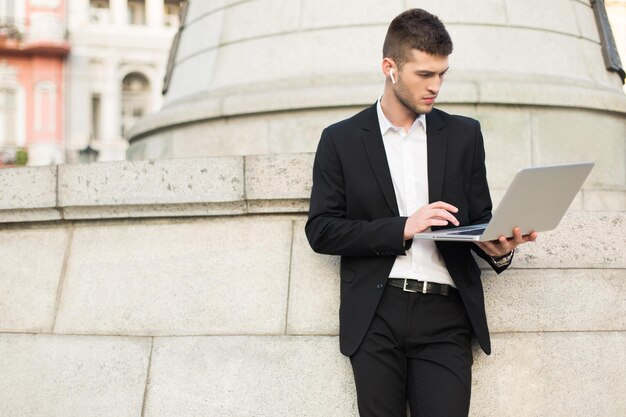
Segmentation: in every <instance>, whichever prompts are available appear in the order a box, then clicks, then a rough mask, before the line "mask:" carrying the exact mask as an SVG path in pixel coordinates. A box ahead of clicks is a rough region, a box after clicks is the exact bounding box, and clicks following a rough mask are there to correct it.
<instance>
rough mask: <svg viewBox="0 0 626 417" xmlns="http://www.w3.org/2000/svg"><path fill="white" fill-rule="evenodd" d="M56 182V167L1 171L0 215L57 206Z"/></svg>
mask: <svg viewBox="0 0 626 417" xmlns="http://www.w3.org/2000/svg"><path fill="white" fill-rule="evenodd" d="M56 182H57V167H56V166H47V167H21V168H10V169H0V214H1V213H2V212H3V211H4V210H13V209H35V208H48V207H54V206H56V201H57V197H56Z"/></svg>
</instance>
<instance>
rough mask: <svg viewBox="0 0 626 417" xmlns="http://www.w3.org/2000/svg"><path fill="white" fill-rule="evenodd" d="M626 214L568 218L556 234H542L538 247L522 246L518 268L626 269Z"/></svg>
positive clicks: (578, 214)
mask: <svg viewBox="0 0 626 417" xmlns="http://www.w3.org/2000/svg"><path fill="white" fill-rule="evenodd" d="M624 236H626V216H625V214H624V212H601V211H597V212H582V211H570V212H568V213H566V214H565V216H564V217H563V219H562V220H561V223H560V224H559V225H558V226H557V228H556V229H555V230H552V231H549V232H543V233H540V235H539V238H538V239H537V241H536V242H534V243H529V244H527V245H524V246H520V247H519V248H518V250H517V253H516V255H515V259H514V261H513V265H514V267H516V268H563V269H571V268H600V269H602V268H626V253H625V252H624Z"/></svg>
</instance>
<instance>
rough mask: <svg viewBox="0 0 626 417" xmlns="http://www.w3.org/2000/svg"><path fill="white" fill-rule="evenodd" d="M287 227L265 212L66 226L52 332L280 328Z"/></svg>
mask: <svg viewBox="0 0 626 417" xmlns="http://www.w3.org/2000/svg"><path fill="white" fill-rule="evenodd" d="M291 231H292V222H291V220H289V219H281V218H272V217H266V216H265V217H262V218H242V217H233V218H217V219H209V220H203V219H199V220H195V221H194V220H190V221H186V222H176V223H171V221H166V222H155V223H152V224H133V223H128V224H126V223H120V224H100V225H95V226H89V225H85V226H81V227H76V229H75V230H74V237H73V242H72V248H71V255H70V258H69V260H68V266H67V272H66V276H65V286H64V291H63V294H62V296H61V300H60V307H59V313H58V318H57V322H56V327H55V332H58V333H72V334H130V335H181V334H182V335H186V334H246V333H250V334H277V333H278V334H282V333H283V332H284V328H285V316H286V307H287V291H288V274H289V259H290V251H291Z"/></svg>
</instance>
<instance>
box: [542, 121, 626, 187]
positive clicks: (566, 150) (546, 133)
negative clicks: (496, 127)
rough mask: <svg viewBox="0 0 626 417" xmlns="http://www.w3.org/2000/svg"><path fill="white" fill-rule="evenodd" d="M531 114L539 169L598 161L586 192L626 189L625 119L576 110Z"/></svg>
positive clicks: (589, 178)
mask: <svg viewBox="0 0 626 417" xmlns="http://www.w3.org/2000/svg"><path fill="white" fill-rule="evenodd" d="M531 114H532V129H533V145H532V148H533V161H534V163H535V164H536V165H550V164H562V163H567V162H582V161H595V162H596V164H595V166H594V167H593V170H592V171H591V173H590V174H589V177H588V178H587V181H586V182H585V184H584V186H583V188H609V189H612V188H623V187H624V184H626V160H625V159H624V153H625V152H626V148H625V146H626V141H624V138H625V137H626V120H625V119H624V117H620V116H616V115H612V114H599V113H592V112H589V111H584V110H575V109H541V110H532V112H531ZM607 150H610V152H607Z"/></svg>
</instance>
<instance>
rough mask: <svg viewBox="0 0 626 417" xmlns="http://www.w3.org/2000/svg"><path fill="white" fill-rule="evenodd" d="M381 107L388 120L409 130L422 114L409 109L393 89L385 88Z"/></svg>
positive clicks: (406, 130)
mask: <svg viewBox="0 0 626 417" xmlns="http://www.w3.org/2000/svg"><path fill="white" fill-rule="evenodd" d="M380 107H381V109H382V110H383V113H384V114H385V117H386V118H387V120H389V121H390V122H391V123H392V124H393V125H394V126H398V127H401V128H403V129H404V131H405V132H408V131H409V130H410V129H411V126H413V123H415V120H416V119H417V118H418V117H419V116H420V115H419V114H417V113H415V112H413V111H411V110H409V109H407V108H406V107H405V106H404V104H402V103H401V102H400V101H399V100H398V98H397V97H396V95H395V94H394V93H393V90H391V91H390V90H389V89H385V92H384V93H383V97H382V99H381V100H380Z"/></svg>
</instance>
